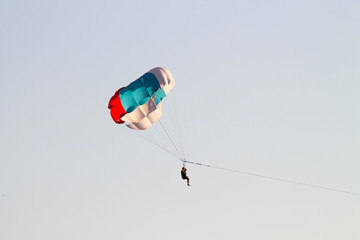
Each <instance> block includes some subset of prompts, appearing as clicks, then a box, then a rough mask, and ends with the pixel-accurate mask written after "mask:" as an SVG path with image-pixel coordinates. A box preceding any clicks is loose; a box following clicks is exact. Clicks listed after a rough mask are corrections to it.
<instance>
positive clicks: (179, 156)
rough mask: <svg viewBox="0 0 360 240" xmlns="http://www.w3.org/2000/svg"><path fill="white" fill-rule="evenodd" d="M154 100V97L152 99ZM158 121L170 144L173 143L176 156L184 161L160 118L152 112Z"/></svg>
mask: <svg viewBox="0 0 360 240" xmlns="http://www.w3.org/2000/svg"><path fill="white" fill-rule="evenodd" d="M152 101H153V102H154V99H153V100H152ZM154 104H155V105H156V103H155V102H154ZM154 114H155V116H156V118H157V120H158V122H159V123H160V126H161V127H162V129H163V130H164V132H165V134H166V136H167V137H168V138H169V140H170V142H171V144H172V145H173V147H174V148H175V150H176V152H177V153H178V156H177V158H179V159H180V160H181V161H184V157H183V156H182V154H181V153H180V152H179V150H178V149H177V147H176V144H175V143H174V141H173V140H172V138H171V137H170V135H169V133H168V132H167V131H166V129H165V127H164V125H163V124H162V122H161V120H160V118H159V117H158V115H157V114H156V112H154Z"/></svg>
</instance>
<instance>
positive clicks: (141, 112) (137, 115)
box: [108, 67, 175, 130]
mask: <svg viewBox="0 0 360 240" xmlns="http://www.w3.org/2000/svg"><path fill="white" fill-rule="evenodd" d="M174 86H175V82H174V78H173V76H172V74H171V72H170V71H169V70H168V69H166V68H163V67H157V68H153V69H151V70H150V71H148V72H147V73H145V74H144V75H142V76H141V77H140V78H138V79H136V80H135V81H133V82H132V83H130V84H129V85H128V86H126V87H122V88H120V89H119V90H117V91H116V92H115V94H114V96H112V97H111V99H110V101H109V105H108V108H109V109H110V114H111V117H112V119H113V120H114V121H115V122H116V123H118V124H122V123H126V126H128V127H129V128H132V129H135V130H146V129H148V128H149V127H151V126H152V125H153V124H154V123H155V122H157V121H158V120H159V119H160V118H161V117H162V107H161V101H162V100H163V99H164V98H165V97H166V96H167V95H168V94H169V93H170V91H171V90H172V89H173V88H174Z"/></svg>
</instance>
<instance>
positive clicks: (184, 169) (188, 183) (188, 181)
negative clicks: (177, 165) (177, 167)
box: [181, 167, 190, 186]
mask: <svg viewBox="0 0 360 240" xmlns="http://www.w3.org/2000/svg"><path fill="white" fill-rule="evenodd" d="M181 178H182V179H184V180H187V185H188V186H190V179H189V177H188V176H186V168H185V167H183V168H182V169H181Z"/></svg>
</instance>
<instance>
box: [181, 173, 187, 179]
mask: <svg viewBox="0 0 360 240" xmlns="http://www.w3.org/2000/svg"><path fill="white" fill-rule="evenodd" d="M181 178H182V179H184V180H185V179H186V178H187V176H186V172H183V171H181Z"/></svg>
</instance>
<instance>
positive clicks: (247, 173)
mask: <svg viewBox="0 0 360 240" xmlns="http://www.w3.org/2000/svg"><path fill="white" fill-rule="evenodd" d="M180 160H181V159H180ZM181 161H183V162H184V163H190V164H194V165H199V166H203V167H209V168H216V169H220V170H223V171H228V172H234V173H239V174H243V175H249V176H254V177H259V178H266V179H271V180H276V181H280V182H286V183H291V184H297V185H302V186H306V187H313V188H318V189H323V190H328V191H333V192H339V193H346V194H351V195H356V196H360V193H356V192H350V191H345V190H341V189H336V188H330V187H324V186H319V185H314V184H308V183H303V182H298V181H293V180H289V179H284V178H277V177H271V176H266V175H261V174H257V173H251V172H245V171H240V170H235V169H230V168H223V167H217V166H212V165H208V164H203V163H198V162H191V161H187V160H181Z"/></svg>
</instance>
